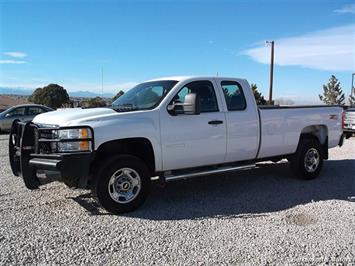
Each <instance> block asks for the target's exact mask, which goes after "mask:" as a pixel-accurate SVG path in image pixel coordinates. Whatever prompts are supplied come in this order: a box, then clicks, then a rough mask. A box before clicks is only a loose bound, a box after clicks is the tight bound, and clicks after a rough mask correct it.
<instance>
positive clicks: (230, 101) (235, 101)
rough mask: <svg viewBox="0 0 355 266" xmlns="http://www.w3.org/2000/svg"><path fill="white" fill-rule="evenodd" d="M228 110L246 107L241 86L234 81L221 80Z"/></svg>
mask: <svg viewBox="0 0 355 266" xmlns="http://www.w3.org/2000/svg"><path fill="white" fill-rule="evenodd" d="M221 86H222V89H223V94H224V98H225V99H226V103H227V108H228V111H237V110H245V108H246V107H247V104H246V101H245V97H244V93H243V89H242V86H241V85H240V84H239V83H238V82H236V81H222V82H221Z"/></svg>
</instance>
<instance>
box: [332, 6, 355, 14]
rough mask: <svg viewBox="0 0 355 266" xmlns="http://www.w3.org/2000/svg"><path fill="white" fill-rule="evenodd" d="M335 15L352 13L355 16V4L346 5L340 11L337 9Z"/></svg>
mask: <svg viewBox="0 0 355 266" xmlns="http://www.w3.org/2000/svg"><path fill="white" fill-rule="evenodd" d="M334 12H335V13H342V14H344V13H351V14H355V4H349V5H345V6H342V7H341V8H339V9H335V10H334Z"/></svg>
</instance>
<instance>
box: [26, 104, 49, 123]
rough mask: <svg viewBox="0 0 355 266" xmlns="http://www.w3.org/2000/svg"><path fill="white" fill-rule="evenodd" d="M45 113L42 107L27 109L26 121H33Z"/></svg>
mask: <svg viewBox="0 0 355 266" xmlns="http://www.w3.org/2000/svg"><path fill="white" fill-rule="evenodd" d="M45 112H46V110H44V109H43V108H42V107H41V106H29V107H27V113H26V120H27V121H31V120H32V119H33V118H34V117H35V116H36V115H39V114H42V113H45Z"/></svg>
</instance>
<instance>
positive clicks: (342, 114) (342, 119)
mask: <svg viewBox="0 0 355 266" xmlns="http://www.w3.org/2000/svg"><path fill="white" fill-rule="evenodd" d="M344 120H345V111H343V112H342V113H341V128H342V129H344Z"/></svg>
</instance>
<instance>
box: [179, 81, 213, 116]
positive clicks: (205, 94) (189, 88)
mask: <svg viewBox="0 0 355 266" xmlns="http://www.w3.org/2000/svg"><path fill="white" fill-rule="evenodd" d="M188 93H196V94H197V95H198V96H199V98H200V111H201V113H208V112H218V111H219V110H218V103H217V98H216V93H215V91H214V87H213V85H212V82H210V81H208V80H202V81H194V82H191V83H188V84H186V85H185V86H184V87H183V88H182V89H181V90H180V91H179V93H178V94H176V95H175V97H174V98H173V102H174V103H183V102H184V100H185V96H186V95H187V94H188Z"/></svg>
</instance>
